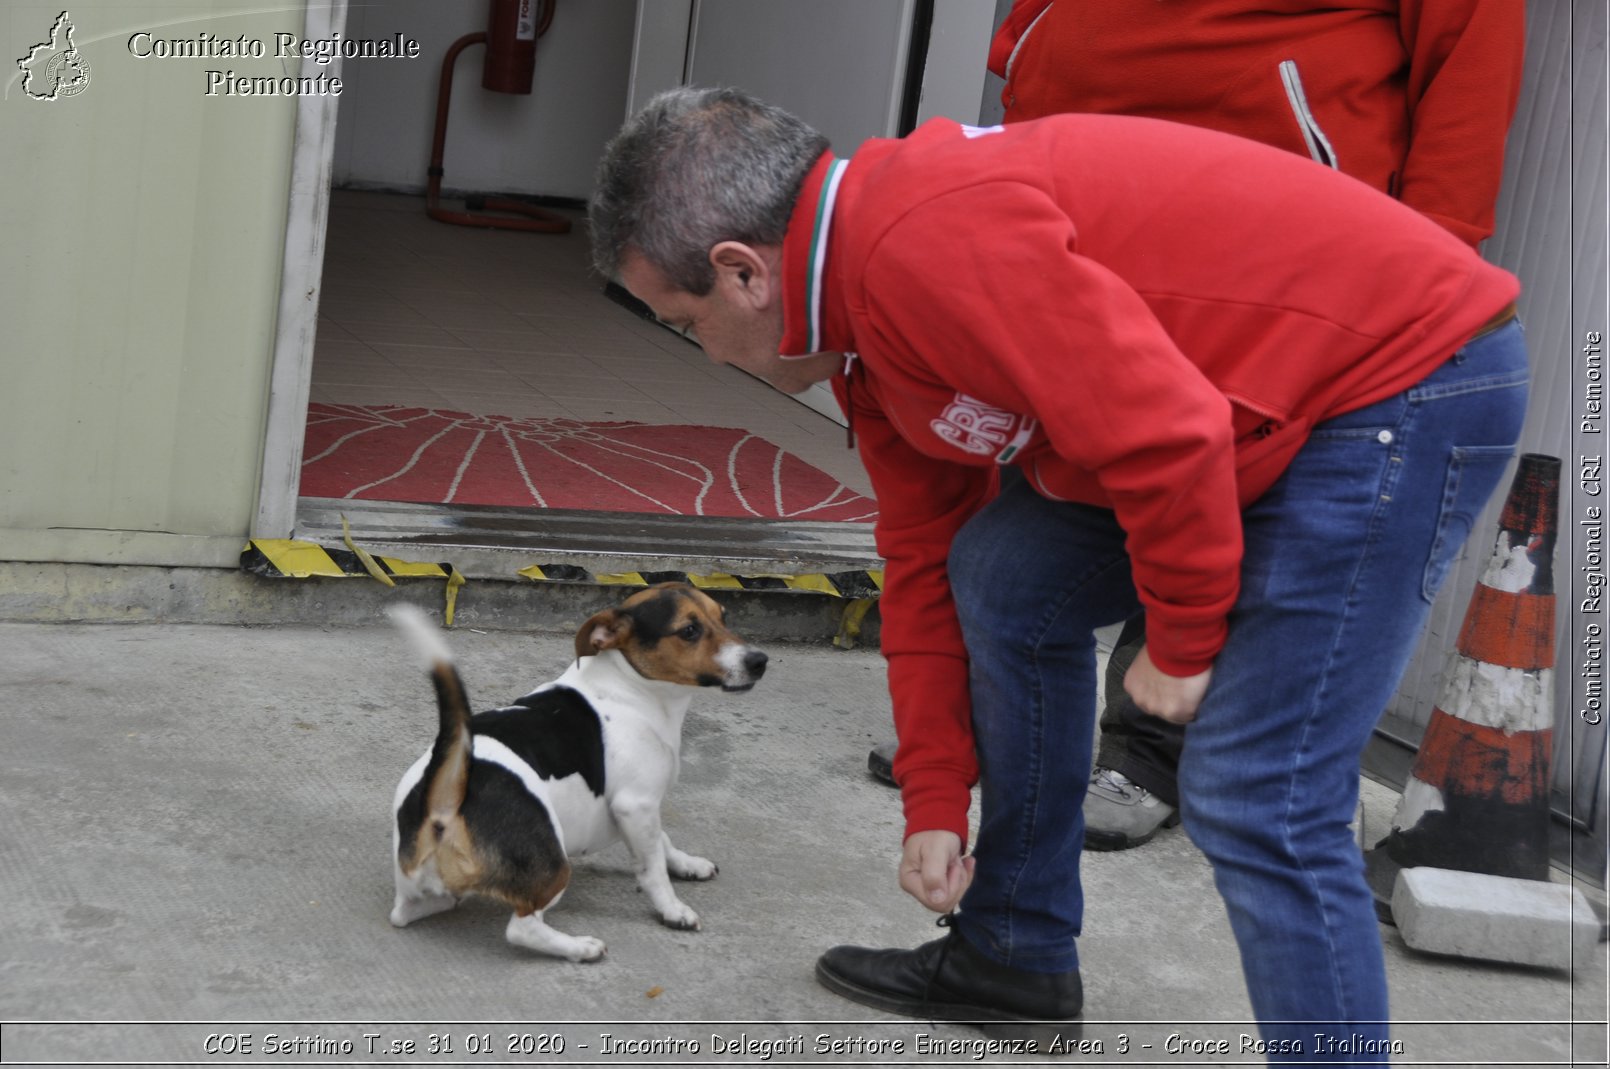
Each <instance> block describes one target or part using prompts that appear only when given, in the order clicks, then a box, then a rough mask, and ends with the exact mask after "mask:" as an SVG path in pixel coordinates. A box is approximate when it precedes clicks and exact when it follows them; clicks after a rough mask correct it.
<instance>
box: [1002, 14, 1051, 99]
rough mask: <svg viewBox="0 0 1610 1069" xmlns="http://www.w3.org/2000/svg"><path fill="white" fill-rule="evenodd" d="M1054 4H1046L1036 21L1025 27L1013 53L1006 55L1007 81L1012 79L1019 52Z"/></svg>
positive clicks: (1014, 46)
mask: <svg viewBox="0 0 1610 1069" xmlns="http://www.w3.org/2000/svg"><path fill="white" fill-rule="evenodd" d="M1053 6H1054V4H1047V5H1045V9H1044V10H1043V11H1041V12H1040V13H1039V14H1038V15H1036V16H1034V21H1033V22H1030V23H1029V24H1028V25H1027V26H1026V27H1024V29H1023V36H1021V37H1019V38H1018V39H1017V44H1015V45H1013V46H1012V54H1011V55H1009V56H1007V57H1006V74H1005V80H1006V81H1008V82H1010V81H1011V80H1012V66H1013V64H1015V63H1016V62H1017V54H1018V53H1019V52H1021V51H1023V46H1024V45H1025V44H1027V43H1028V40H1029V34H1031V33H1033V32H1034V27H1036V26H1038V25H1039V24H1040V20H1041V19H1043V18H1045V16H1046V12H1048V11H1050V10H1051V8H1052V7H1053Z"/></svg>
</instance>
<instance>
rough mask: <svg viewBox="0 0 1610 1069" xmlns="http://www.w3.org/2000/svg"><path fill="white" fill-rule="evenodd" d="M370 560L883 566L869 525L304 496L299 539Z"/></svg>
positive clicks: (797, 571) (628, 567)
mask: <svg viewBox="0 0 1610 1069" xmlns="http://www.w3.org/2000/svg"><path fill="white" fill-rule="evenodd" d="M343 516H345V517H346V519H347V522H348V524H349V525H350V527H351V530H352V538H353V540H354V541H355V542H356V543H357V544H358V545H359V546H361V547H362V548H364V549H366V550H368V551H370V552H372V553H384V554H387V555H389V556H396V557H401V558H407V559H412V560H429V561H450V562H451V563H452V564H453V565H454V567H456V568H457V569H458V570H459V571H460V572H462V573H463V574H464V575H465V576H466V577H467V578H471V579H511V580H512V579H514V578H515V577H516V573H517V572H518V571H519V570H520V569H521V568H524V567H526V566H528V565H531V564H569V565H575V566H577V567H580V568H585V569H586V570H587V571H589V572H595V573H597V572H622V571H643V570H652V571H684V572H689V573H692V574H704V573H710V572H726V573H729V574H733V575H754V574H779V575H805V574H812V573H818V572H829V573H831V572H842V571H849V570H853V569H877V568H881V567H882V566H883V562H882V561H881V560H880V559H879V557H878V553H877V549H876V548H875V546H874V544H873V540H872V525H871V524H857V523H812V522H809V521H792V520H748V519H734V518H728V517H722V516H667V515H659V514H650V513H635V512H634V513H627V512H580V511H570V510H561V509H536V508H507V507H503V506H491V505H431V504H416V503H413V502H406V501H348V500H339V499H332V498H318V497H304V498H300V499H299V500H298V502H297V512H296V519H297V523H296V537H297V538H299V539H304V540H307V541H311V542H318V543H320V544H322V545H340V544H341V541H342V530H341V518H342V517H343Z"/></svg>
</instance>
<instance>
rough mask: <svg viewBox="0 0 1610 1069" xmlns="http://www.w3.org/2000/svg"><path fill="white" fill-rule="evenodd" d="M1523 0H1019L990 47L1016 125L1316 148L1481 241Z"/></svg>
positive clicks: (1500, 152)
mask: <svg viewBox="0 0 1610 1069" xmlns="http://www.w3.org/2000/svg"><path fill="white" fill-rule="evenodd" d="M1524 34H1525V4H1524V2H1523V0H1350V2H1347V3H1319V2H1315V0H1261V2H1259V3H1256V4H1250V3H1248V2H1247V0H1189V2H1187V3H1162V2H1159V0H1017V2H1016V4H1014V6H1013V8H1012V11H1011V13H1010V14H1009V15H1008V16H1007V18H1006V21H1005V22H1004V23H1003V24H1002V26H1001V29H1000V31H999V32H998V33H997V35H996V37H995V41H994V43H993V45H992V47H991V49H990V59H989V67H990V70H992V71H994V72H995V73H996V74H999V75H1001V76H1002V77H1004V78H1006V80H1007V84H1006V88H1005V90H1004V91H1003V93H1002V99H1003V100H1004V102H1005V104H1006V120H1007V122H1016V121H1018V120H1021V119H1033V118H1037V117H1039V116H1042V115H1052V114H1058V113H1061V112H1068V111H1092V112H1102V113H1107V114H1124V115H1142V116H1148V117H1151V118H1155V119H1170V120H1173V121H1175V122H1186V123H1191V124H1193V125H1197V126H1208V127H1211V128H1213V129H1216V130H1224V131H1226V132H1228V133H1233V134H1240V135H1242V136H1243V137H1250V138H1252V139H1254V140H1257V141H1262V142H1264V143H1265V144H1270V145H1274V146H1276V147H1278V148H1284V149H1287V150H1289V151H1292V152H1296V153H1300V154H1302V155H1305V156H1312V157H1313V158H1314V159H1316V160H1319V161H1320V162H1322V163H1325V164H1327V165H1329V166H1332V167H1336V168H1338V169H1340V170H1341V171H1342V172H1344V173H1346V174H1350V175H1353V176H1354V177H1356V178H1358V179H1361V180H1362V181H1364V182H1366V183H1368V184H1369V185H1371V186H1373V187H1375V188H1376V189H1378V190H1381V191H1383V192H1386V193H1389V194H1391V195H1393V196H1396V197H1399V198H1400V199H1401V200H1402V201H1403V202H1404V203H1405V204H1407V205H1409V206H1410V207H1412V208H1414V209H1416V210H1418V211H1421V212H1424V213H1425V214H1426V215H1428V216H1430V217H1431V218H1433V219H1435V220H1436V221H1437V222H1438V223H1440V224H1442V225H1443V226H1445V227H1447V228H1448V229H1449V230H1451V231H1452V232H1453V233H1455V234H1457V235H1458V236H1459V237H1460V238H1462V239H1463V240H1464V241H1465V242H1467V243H1468V244H1470V245H1473V246H1474V245H1477V244H1479V243H1480V242H1481V240H1482V239H1483V238H1485V237H1487V236H1488V235H1489V234H1491V233H1492V232H1493V205H1494V204H1495V203H1496V201H1497V199H1498V186H1499V181H1500V179H1501V178H1502V176H1503V170H1504V136H1505V133H1506V132H1507V131H1508V129H1509V124H1510V120H1511V119H1512V118H1513V117H1514V115H1515V102H1516V98H1517V96H1518V94H1519V90H1520V78H1521V66H1522V57H1523V51H1524Z"/></svg>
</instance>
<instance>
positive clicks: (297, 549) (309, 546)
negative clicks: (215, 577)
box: [240, 517, 883, 649]
mask: <svg viewBox="0 0 1610 1069" xmlns="http://www.w3.org/2000/svg"><path fill="white" fill-rule="evenodd" d="M342 531H343V534H344V535H345V538H344V541H345V542H346V548H345V549H338V548H333V547H326V546H321V545H319V544H318V543H316V542H302V541H296V540H293V539H285V538H254V539H252V540H251V541H249V542H248V543H247V544H246V548H245V549H244V550H242V551H241V555H240V567H241V570H242V571H246V572H250V573H251V574H253V575H257V576H261V577H263V578H265V579H308V578H314V577H324V578H334V579H348V578H354V577H357V576H369V577H370V578H373V579H375V580H377V581H379V582H382V583H384V584H386V585H387V586H395V585H396V583H395V580H396V579H445V580H446V581H447V610H446V612H445V614H444V622H445V623H446V625H447V626H449V627H451V626H452V624H453V608H454V605H455V604H456V602H457V600H458V591H459V588H460V587H462V586H463V585H464V576H463V573H461V572H459V570H458V569H457V568H454V567H453V565H452V564H450V563H445V562H444V563H441V564H433V563H423V562H419V561H406V560H398V559H397V558H395V557H382V556H378V555H374V554H370V553H369V552H367V551H366V550H364V549H363V548H362V547H361V546H359V545H357V544H356V543H355V542H353V541H352V535H351V532H350V531H349V530H348V529H347V527H346V518H345V517H342ZM517 574H518V575H520V576H522V577H523V578H526V579H531V580H533V581H536V582H544V583H590V584H596V585H599V586H641V587H647V586H653V585H654V584H655V583H687V584H689V585H691V586H695V587H698V588H699V589H701V590H750V591H764V590H777V591H782V590H789V591H795V592H797V593H802V594H823V595H827V596H830V597H836V598H843V599H845V606H844V612H843V614H842V615H841V617H840V619H839V631H838V634H837V635H835V636H834V638H833V644H834V645H836V646H839V647H842V648H844V649H850V648H852V647H854V646H855V644H856V642H857V640H858V639H859V638H860V635H861V625H862V622H863V621H864V620H865V619H866V615H867V613H868V612H870V611H871V609H872V606H873V605H875V604H877V600H878V597H879V595H880V594H882V592H883V572H881V571H867V570H864V569H862V570H856V571H846V572H833V573H816V574H810V575H780V574H779V575H729V574H727V573H725V572H711V573H709V574H703V575H699V574H693V573H690V572H682V571H647V570H645V571H635V572H590V571H588V570H587V569H585V568H580V567H577V566H576V565H574V564H533V565H531V566H530V567H527V568H521V569H520V570H519V572H518V573H517Z"/></svg>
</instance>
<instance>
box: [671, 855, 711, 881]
mask: <svg viewBox="0 0 1610 1069" xmlns="http://www.w3.org/2000/svg"><path fill="white" fill-rule="evenodd" d="M666 867H667V868H668V869H669V870H670V873H671V875H672V876H675V877H676V878H677V879H679V880H713V879H715V878H716V873H718V872H720V871H721V870H720V869H719V868H717V867H716V863H715V862H714V861H711V860H710V859H709V858H704V857H694V856H693V855H692V854H684V855H683V856H682V857H680V858H678V859H677V860H676V861H675V862H673V863H671V864H669V865H667V866H666Z"/></svg>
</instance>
